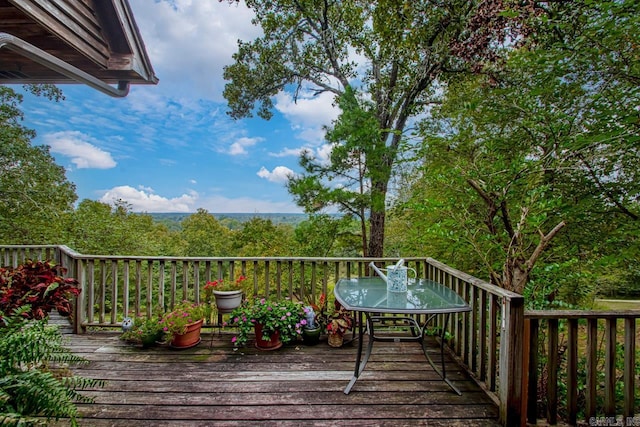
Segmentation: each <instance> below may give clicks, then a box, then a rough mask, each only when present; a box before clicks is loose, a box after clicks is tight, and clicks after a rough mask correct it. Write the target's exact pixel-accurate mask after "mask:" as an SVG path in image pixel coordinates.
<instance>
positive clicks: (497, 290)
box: [427, 258, 524, 300]
mask: <svg viewBox="0 0 640 427" xmlns="http://www.w3.org/2000/svg"><path fill="white" fill-rule="evenodd" d="M427 262H428V263H429V264H431V265H433V266H434V267H436V268H438V269H440V270H442V271H445V272H447V273H449V274H451V275H452V276H454V277H457V278H459V279H460V280H464V281H465V282H469V283H471V284H472V285H473V286H475V287H477V288H480V289H482V290H485V291H487V292H489V293H491V294H494V295H497V296H499V297H503V298H506V299H508V300H520V299H523V298H524V297H523V296H522V295H520V294H517V293H515V292H511V291H508V290H506V289H503V288H501V287H499V286H496V285H492V284H491V283H488V282H485V281H484V280H481V279H478V278H477V277H474V276H472V275H470V274H467V273H465V272H463V271H460V270H457V269H455V268H453V267H449V266H448V265H447V264H444V263H442V262H440V261H437V260H435V259H433V258H427Z"/></svg>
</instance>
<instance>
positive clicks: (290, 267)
mask: <svg viewBox="0 0 640 427" xmlns="http://www.w3.org/2000/svg"><path fill="white" fill-rule="evenodd" d="M287 271H288V272H289V279H288V285H287V289H288V290H289V295H291V294H292V293H293V260H289V261H287Z"/></svg>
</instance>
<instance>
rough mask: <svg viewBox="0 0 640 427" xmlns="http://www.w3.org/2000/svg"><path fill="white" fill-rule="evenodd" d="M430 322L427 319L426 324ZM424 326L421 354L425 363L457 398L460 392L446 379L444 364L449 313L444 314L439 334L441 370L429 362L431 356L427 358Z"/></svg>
mask: <svg viewBox="0 0 640 427" xmlns="http://www.w3.org/2000/svg"><path fill="white" fill-rule="evenodd" d="M430 320H431V318H430V319H428V320H427V322H426V323H428V322H429V321H430ZM426 323H425V325H424V327H423V329H422V330H423V336H422V343H421V344H422V352H423V353H424V355H425V357H426V358H427V361H428V362H429V365H431V367H432V368H433V370H434V371H436V373H437V374H438V375H439V376H440V378H442V380H443V381H444V382H445V383H447V385H448V386H449V387H450V388H451V390H453V391H455V392H456V393H457V394H458V396H462V392H461V391H460V390H459V389H458V388H457V387H456V386H455V385H453V383H452V382H451V381H450V380H449V379H448V378H447V371H446V368H445V364H444V340H445V334H446V332H447V325H448V324H449V313H446V314H445V315H444V324H443V325H442V332H441V333H440V366H441V368H440V369H438V368H437V367H436V365H435V364H434V363H433V360H431V356H429V352H428V351H427V349H426V348H425V343H424V333H425V332H426V330H427V325H426Z"/></svg>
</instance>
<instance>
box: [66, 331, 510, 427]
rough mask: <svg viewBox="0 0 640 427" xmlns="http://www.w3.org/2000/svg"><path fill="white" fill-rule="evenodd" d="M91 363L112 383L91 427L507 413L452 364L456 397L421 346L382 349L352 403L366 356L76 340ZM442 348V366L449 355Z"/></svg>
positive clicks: (349, 350)
mask: <svg viewBox="0 0 640 427" xmlns="http://www.w3.org/2000/svg"><path fill="white" fill-rule="evenodd" d="M69 340H70V342H69V345H70V347H71V348H72V349H73V351H74V352H75V353H77V354H79V355H82V356H83V357H85V358H87V359H88V360H90V361H91V363H90V364H89V365H87V366H84V367H81V368H74V372H75V373H76V374H78V375H82V376H85V377H91V378H99V379H103V380H105V381H107V384H106V386H105V387H104V388H102V389H93V390H86V391H84V392H83V393H84V394H86V395H89V396H92V397H94V398H95V403H94V404H90V405H84V404H81V405H79V408H80V411H81V413H82V416H83V418H82V419H81V420H80V425H81V426H145V425H153V426H211V425H224V426H238V425H261V426H263V425H278V426H287V425H291V426H293V425H296V426H298V425H340V426H344V425H350V426H351V425H369V426H373V425H375V426H379V425H393V426H396V425H412V426H414V425H427V424H428V425H431V426H452V425H465V426H469V425H471V426H495V425H498V423H497V417H498V408H497V407H496V406H495V405H494V403H493V402H492V401H491V399H490V398H489V397H488V396H487V395H486V394H485V393H484V392H483V391H482V390H481V389H480V388H479V387H478V386H477V385H476V384H475V382H474V381H472V380H471V379H470V378H469V377H468V376H467V374H466V373H465V372H464V371H463V370H462V369H461V368H460V367H459V366H458V365H457V364H456V363H455V362H454V361H453V360H451V359H448V360H447V370H448V375H449V378H451V379H452V380H454V382H455V384H456V385H457V386H458V387H459V388H460V389H461V390H462V393H463V394H462V396H458V395H456V394H455V393H453V392H452V391H451V390H450V389H449V388H448V387H447V385H446V384H445V383H444V382H443V381H441V380H440V379H439V377H438V376H437V374H436V373H435V372H434V371H433V370H432V369H431V367H430V366H429V365H428V364H427V363H426V361H425V358H424V355H423V354H422V351H421V350H420V347H419V344H417V343H411V342H409V343H407V342H403V343H393V342H391V343H382V342H378V343H375V345H374V349H373V354H372V357H371V359H370V360H369V364H368V365H367V368H366V370H365V371H364V372H363V374H362V375H361V377H360V379H359V381H358V382H357V383H356V385H355V386H354V388H353V390H352V392H351V394H349V395H345V394H344V393H343V389H344V387H345V386H346V385H347V383H348V381H349V379H350V378H351V376H352V370H353V364H354V362H355V357H356V350H357V346H356V345H355V344H354V343H351V344H347V345H345V346H344V347H342V348H340V349H336V348H332V347H329V346H328V345H327V344H326V341H325V342H321V343H320V344H318V345H317V346H304V345H297V346H296V345H289V346H286V347H284V348H282V349H280V350H277V351H273V352H261V351H258V350H256V349H254V348H251V347H247V348H244V349H239V350H234V349H233V347H232V346H231V344H230V335H228V334H222V335H220V334H219V333H218V332H214V333H205V334H204V335H203V341H202V342H201V343H200V344H199V345H198V346H197V347H194V348H192V349H188V350H180V351H177V350H172V349H171V348H168V347H163V346H159V347H156V348H153V349H142V348H137V347H135V346H131V345H128V344H125V343H123V342H121V341H120V340H119V335H118V334H116V333H113V332H90V333H87V334H85V335H69ZM433 344H434V347H433V348H434V355H433V357H434V359H435V360H439V352H438V351H437V347H436V346H435V342H434V343H433Z"/></svg>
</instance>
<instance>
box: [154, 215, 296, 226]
mask: <svg viewBox="0 0 640 427" xmlns="http://www.w3.org/2000/svg"><path fill="white" fill-rule="evenodd" d="M148 215H150V216H151V217H152V218H153V220H154V221H155V222H159V223H161V224H165V225H166V226H167V228H169V229H170V230H179V229H180V223H181V222H182V221H183V220H184V219H185V218H187V217H189V216H190V215H191V214H190V213H149V214H148ZM211 215H213V216H214V217H215V218H216V219H217V220H218V221H220V222H222V223H223V224H224V225H225V226H227V227H229V228H231V229H234V228H237V227H236V226H237V225H240V224H242V223H244V222H246V221H249V220H250V219H252V218H256V217H257V218H262V219H268V220H271V222H273V223H274V224H291V225H292V226H294V227H295V226H296V225H298V224H300V223H301V222H302V221H304V220H306V219H307V218H308V217H307V214H302V213H213V212H212V213H211Z"/></svg>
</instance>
